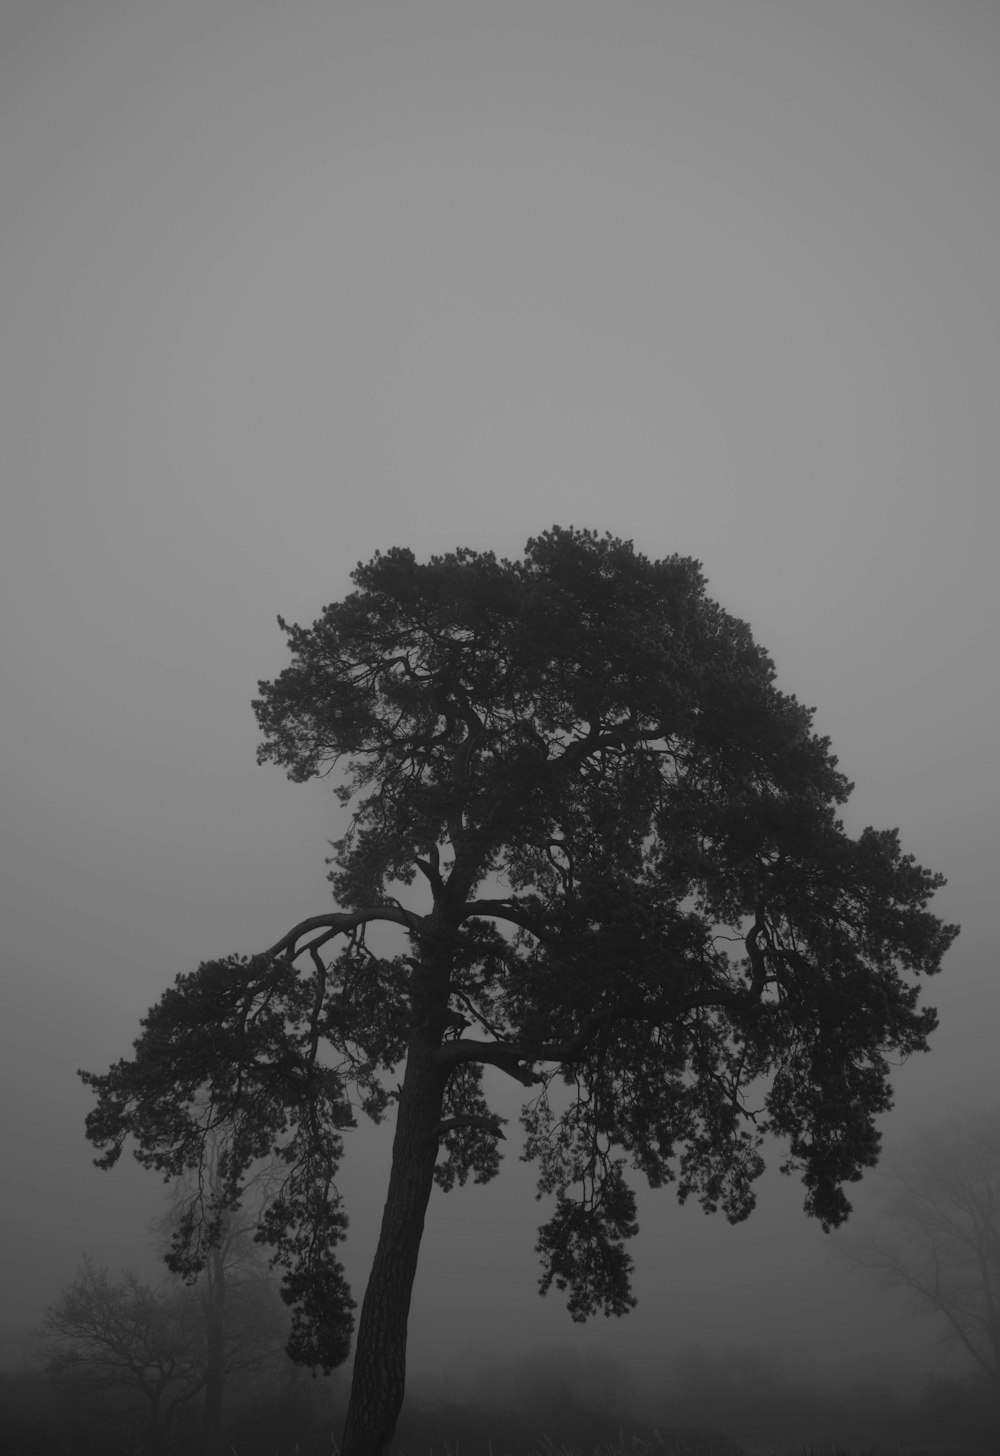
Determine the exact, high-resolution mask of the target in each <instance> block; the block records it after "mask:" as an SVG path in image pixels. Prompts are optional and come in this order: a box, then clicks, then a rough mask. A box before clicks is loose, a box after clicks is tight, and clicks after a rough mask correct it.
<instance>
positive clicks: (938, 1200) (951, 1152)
mask: <svg viewBox="0 0 1000 1456" xmlns="http://www.w3.org/2000/svg"><path fill="white" fill-rule="evenodd" d="M881 1183H882V1193H881V1197H880V1199H879V1206H878V1211H877V1212H876V1213H875V1214H874V1215H873V1216H872V1217H871V1218H870V1219H869V1220H868V1221H867V1223H866V1224H865V1225H864V1226H863V1227H862V1228H860V1229H859V1230H858V1232H857V1233H856V1234H853V1235H852V1237H851V1238H850V1239H845V1240H844V1241H843V1242H842V1243H839V1247H840V1248H841V1251H842V1252H843V1253H845V1254H846V1256H847V1257H848V1258H849V1259H850V1260H851V1262H852V1263H854V1264H855V1265H856V1266H857V1267H858V1268H861V1269H865V1270H867V1271H868V1272H869V1273H870V1274H872V1275H874V1276H875V1278H877V1279H878V1280H879V1281H880V1282H881V1283H882V1284H883V1285H884V1286H886V1287H888V1288H897V1289H903V1290H906V1291H908V1292H909V1294H910V1295H911V1296H912V1299H913V1302H914V1304H915V1306H916V1307H917V1308H918V1309H922V1310H925V1311H927V1312H929V1313H931V1314H934V1315H937V1316H938V1317H939V1318H940V1319H941V1320H943V1321H944V1323H945V1327H946V1330H947V1337H948V1339H949V1340H950V1341H951V1342H952V1343H953V1344H954V1345H955V1346H956V1347H957V1348H958V1349H960V1350H961V1351H962V1352H963V1353H964V1354H965V1355H966V1356H967V1357H968V1358H969V1360H971V1361H972V1363H973V1366H974V1368H975V1369H976V1371H977V1373H978V1375H979V1376H980V1377H981V1378H982V1379H984V1380H985V1381H987V1382H988V1383H989V1385H990V1386H991V1388H992V1389H993V1391H994V1394H995V1396H996V1398H997V1401H998V1402H1000V1108H996V1109H992V1110H989V1111H972V1110H969V1111H963V1112H956V1113H954V1114H952V1116H950V1117H948V1118H946V1119H945V1120H944V1121H942V1122H939V1123H937V1124H935V1125H933V1126H930V1127H926V1128H924V1129H923V1130H922V1131H921V1132H919V1133H918V1134H917V1135H916V1136H915V1137H913V1138H912V1139H911V1140H910V1141H909V1142H908V1143H907V1144H906V1145H905V1147H904V1148H903V1149H902V1150H901V1151H900V1153H899V1155H898V1156H897V1157H894V1158H892V1159H891V1160H890V1161H889V1162H888V1164H887V1167H886V1168H885V1170H884V1172H883V1174H882V1177H881Z"/></svg>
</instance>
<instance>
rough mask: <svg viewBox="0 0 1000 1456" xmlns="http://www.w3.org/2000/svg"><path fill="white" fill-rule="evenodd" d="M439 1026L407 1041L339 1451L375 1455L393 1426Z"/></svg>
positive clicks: (429, 1180) (436, 1099)
mask: <svg viewBox="0 0 1000 1456" xmlns="http://www.w3.org/2000/svg"><path fill="white" fill-rule="evenodd" d="M439 1044H440V1033H439V1032H438V1034H437V1035H435V1034H434V1032H433V1030H432V1029H431V1028H430V1027H429V1026H428V1025H427V1023H424V1024H423V1025H422V1026H420V1027H418V1028H416V1029H415V1031H414V1033H413V1036H412V1037H411V1040H410V1045H409V1050H408V1055H407V1061H406V1070H405V1072H404V1074H403V1085H402V1087H401V1089H400V1094H399V1104H398V1113H397V1119H396V1133H395V1137H394V1138H393V1144H392V1168H391V1172H390V1174H389V1191H388V1195H387V1197H386V1202H385V1209H384V1211H383V1214H382V1230H381V1233H380V1235H379V1241H378V1248H377V1249H376V1251H375V1258H374V1260H373V1262H372V1269H371V1274H370V1276H369V1279H368V1288H367V1290H366V1291H365V1297H364V1301H363V1303H362V1306H361V1318H360V1320H359V1322H358V1335H357V1341H356V1344H355V1352H354V1377H353V1381H352V1384H351V1399H350V1403H349V1405H348V1408H347V1419H346V1422H345V1426H344V1438H343V1441H342V1443H341V1448H340V1449H341V1456H381V1453H382V1452H383V1451H384V1450H385V1448H386V1447H387V1445H388V1444H389V1442H390V1441H391V1440H392V1436H393V1433H394V1431H395V1429H396V1421H397V1418H398V1416H399V1412H400V1408H401V1407H402V1404H403V1394H404V1390H405V1383H406V1327H407V1319H408V1316H409V1310H410V1295H411V1293H412V1290H413V1280H414V1277H415V1275H416V1272H417V1257H418V1254H419V1252H420V1240H421V1237H422V1235H423V1231H424V1215H425V1213H426V1210H427V1203H428V1200H429V1198H430V1194H431V1188H432V1186H433V1181H434V1164H435V1162H436V1160H437V1152H438V1134H437V1128H438V1126H439V1124H440V1122H441V1109H442V1102H443V1097H444V1088H445V1083H446V1080H447V1075H448V1073H447V1071H446V1069H444V1068H443V1067H442V1066H441V1065H440V1062H439V1059H438V1048H439Z"/></svg>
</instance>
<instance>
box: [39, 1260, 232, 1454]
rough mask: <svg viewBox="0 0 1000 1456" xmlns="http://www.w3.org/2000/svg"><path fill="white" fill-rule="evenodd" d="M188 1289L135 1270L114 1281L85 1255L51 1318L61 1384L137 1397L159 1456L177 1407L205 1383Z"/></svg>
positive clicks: (54, 1366) (53, 1365) (53, 1361)
mask: <svg viewBox="0 0 1000 1456" xmlns="http://www.w3.org/2000/svg"><path fill="white" fill-rule="evenodd" d="M184 1293H185V1292H184V1290H183V1289H182V1288H181V1287H177V1288H176V1289H171V1290H169V1291H157V1290H154V1289H151V1288H150V1287H149V1286H148V1285H147V1284H144V1283H142V1281H141V1280H140V1279H138V1278H137V1277H136V1276H135V1275H134V1274H131V1273H125V1274H123V1275H122V1276H121V1278H120V1279H119V1280H118V1282H117V1283H115V1282H113V1281H112V1280H111V1278H110V1276H109V1274H108V1272H107V1270H105V1269H95V1268H94V1266H93V1264H92V1263H91V1262H90V1260H89V1259H85V1260H84V1261H83V1265H82V1267H81V1269H80V1272H79V1274H78V1275H77V1277H76V1279H75V1280H74V1281H73V1283H72V1284H71V1285H70V1286H69V1288H68V1289H66V1290H64V1291H63V1293H62V1294H61V1295H60V1297H59V1299H58V1300H56V1302H55V1303H54V1304H53V1305H52V1306H51V1307H50V1309H49V1311H48V1313H47V1315H46V1319H45V1330H44V1334H45V1337H46V1339H47V1340H48V1341H49V1343H50V1346H51V1349H52V1353H51V1357H50V1360H49V1371H50V1373H51V1374H52V1375H53V1376H54V1377H55V1379H56V1380H57V1382H58V1383H60V1384H61V1385H63V1386H65V1387H66V1388H68V1389H69V1390H71V1391H73V1392H76V1393H78V1394H87V1395H92V1394H95V1393H99V1392H125V1393H126V1394H127V1395H129V1394H131V1395H132V1396H134V1397H135V1399H136V1403H137V1406H138V1408H139V1409H140V1410H141V1411H143V1412H144V1414H145V1424H146V1433H147V1441H148V1449H149V1451H150V1452H151V1453H152V1456H163V1453H165V1452H166V1450H167V1441H168V1437H169V1432H170V1429H171V1426H172V1424H173V1422H174V1418H175V1416H176V1414H177V1411H178V1409H179V1408H180V1407H181V1406H183V1405H185V1404H186V1403H187V1402H189V1401H191V1400H193V1399H194V1397H195V1396H196V1395H197V1394H198V1393H199V1391H200V1390H201V1389H202V1387H203V1385H204V1373H203V1366H202V1361H201V1360H199V1358H198V1355H197V1348H196V1341H195V1340H194V1339H193V1338H192V1335H193V1331H192V1328H191V1315H192V1309H191V1302H190V1300H186V1299H185V1298H184Z"/></svg>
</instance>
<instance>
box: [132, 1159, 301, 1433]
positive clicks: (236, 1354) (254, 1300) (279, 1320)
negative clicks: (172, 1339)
mask: <svg viewBox="0 0 1000 1456" xmlns="http://www.w3.org/2000/svg"><path fill="white" fill-rule="evenodd" d="M222 1151H223V1147H222V1140H221V1137H220V1135H219V1133H218V1132H215V1131H213V1132H212V1133H211V1134H210V1135H209V1137H208V1138H207V1140H206V1146H205V1151H204V1158H203V1161H202V1164H201V1166H200V1168H199V1169H198V1176H197V1178H195V1176H194V1174H193V1171H189V1173H188V1175H187V1176H186V1177H184V1178H181V1179H180V1180H179V1181H178V1182H177V1183H176V1184H175V1186H174V1189H173V1199H172V1204H171V1207H170V1209H169V1210H168V1213H167V1214H166V1216H165V1217H164V1218H163V1219H162V1220H161V1221H160V1225H159V1229H160V1233H161V1235H162V1236H165V1237H166V1238H167V1240H168V1245H169V1246H168V1251H167V1254H166V1259H167V1263H168V1265H172V1264H173V1263H174V1250H175V1247H176V1246H178V1245H179V1246H180V1247H181V1248H183V1247H184V1243H185V1240H186V1238H187V1236H188V1235H187V1229H188V1224H189V1221H190V1220H191V1219H192V1218H197V1217H198V1215H199V1212H200V1205H201V1198H202V1187H203V1186H205V1187H207V1189H208V1192H209V1196H210V1197H211V1198H214V1199H215V1200H216V1201H219V1199H220V1196H221V1195H222V1186H221V1182H220V1177H219V1158H220V1154H221V1153H222ZM276 1186H277V1174H276V1172H275V1170H274V1168H273V1166H271V1165H270V1164H266V1163H264V1164H260V1165H259V1166H258V1167H257V1168H256V1169H248V1170H247V1171H246V1173H245V1176H244V1179H243V1188H242V1192H241V1198H240V1205H241V1206H240V1207H239V1208H226V1209H225V1210H224V1211H223V1213H222V1220H221V1224H220V1227H219V1232H218V1237H217V1238H216V1239H215V1240H214V1241H213V1242H212V1243H211V1244H210V1246H209V1247H208V1248H206V1250H205V1255H204V1265H203V1267H202V1269H201V1270H199V1271H198V1273H197V1274H196V1275H194V1276H193V1278H192V1286H191V1287H190V1291H189V1292H190V1297H191V1299H192V1300H193V1301H194V1302H195V1303H196V1306H197V1311H198V1315H199V1317H198V1318H197V1319H196V1320H195V1322H194V1323H195V1330H196V1335H197V1342H196V1348H197V1352H198V1359H199V1360H200V1362H201V1368H202V1372H203V1388H202V1428H201V1442H200V1449H201V1452H202V1456H215V1452H217V1451H218V1450H219V1449H220V1448H221V1445H222V1412H223V1400H224V1396H225V1391H226V1386H227V1384H228V1383H229V1382H230V1381H231V1379H232V1378H234V1377H239V1376H240V1375H245V1374H247V1373H248V1372H254V1373H255V1374H256V1375H257V1377H258V1379H259V1377H260V1375H261V1374H262V1372H263V1368H264V1367H265V1366H266V1365H267V1364H269V1363H270V1362H271V1361H272V1360H273V1358H274V1356H275V1355H276V1354H279V1353H280V1352H282V1349H283V1345H284V1342H285V1338H286V1334H287V1331H286V1330H285V1324H286V1319H285V1318H284V1311H283V1310H282V1307H281V1304H280V1301H278V1299H277V1294H276V1291H275V1287H274V1281H273V1278H272V1276H271V1274H270V1271H269V1270H268V1269H267V1266H266V1263H265V1260H264V1255H263V1251H262V1249H261V1247H260V1245H259V1243H256V1242H255V1241H254V1238H253V1235H254V1234H255V1232H256V1230H257V1227H258V1226H259V1222H260V1219H261V1217H262V1216H263V1213H264V1209H265V1208H266V1206H267V1203H268V1201H269V1199H270V1198H271V1197H272V1196H273V1193H274V1192H275V1189H276ZM183 1262H184V1261H183V1258H182V1260H181V1264H182V1265H183ZM189 1277H191V1276H189Z"/></svg>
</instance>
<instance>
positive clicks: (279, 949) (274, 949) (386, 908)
mask: <svg viewBox="0 0 1000 1456" xmlns="http://www.w3.org/2000/svg"><path fill="white" fill-rule="evenodd" d="M412 919H413V916H412V915H410V914H408V912H407V911H405V910H404V909H403V908H402V906H401V905H374V906H370V907H368V908H366V909H364V910H344V911H333V912H332V913H331V914H329V915H310V917H309V919H308V920H301V921H300V922H299V924H298V925H295V926H293V927H292V929H291V930H290V931H289V932H288V934H287V935H283V936H282V937H281V939H280V940H279V941H278V942H277V944H276V945H272V946H271V948H270V950H266V951H264V953H263V955H261V956H260V958H259V959H261V960H274V959H275V958H276V957H278V956H280V955H285V954H286V953H287V952H288V951H292V955H291V959H292V960H294V959H295V957H296V956H299V955H301V954H302V952H303V951H304V950H306V949H307V947H306V946H300V947H299V948H298V949H294V950H293V947H295V945H296V942H297V941H299V940H301V938H302V936H303V935H308V933H309V932H310V931H311V930H330V931H332V933H333V934H334V935H340V934H346V933H347V932H348V931H350V930H355V929H356V928H357V927H358V926H359V925H368V924H369V923H370V922H371V921H372V920H388V921H391V923H392V924H393V925H401V926H402V927H403V928H404V930H410V929H412V926H411V923H410V922H411V921H412ZM327 938H329V937H327ZM316 943H317V944H318V942H316Z"/></svg>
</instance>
